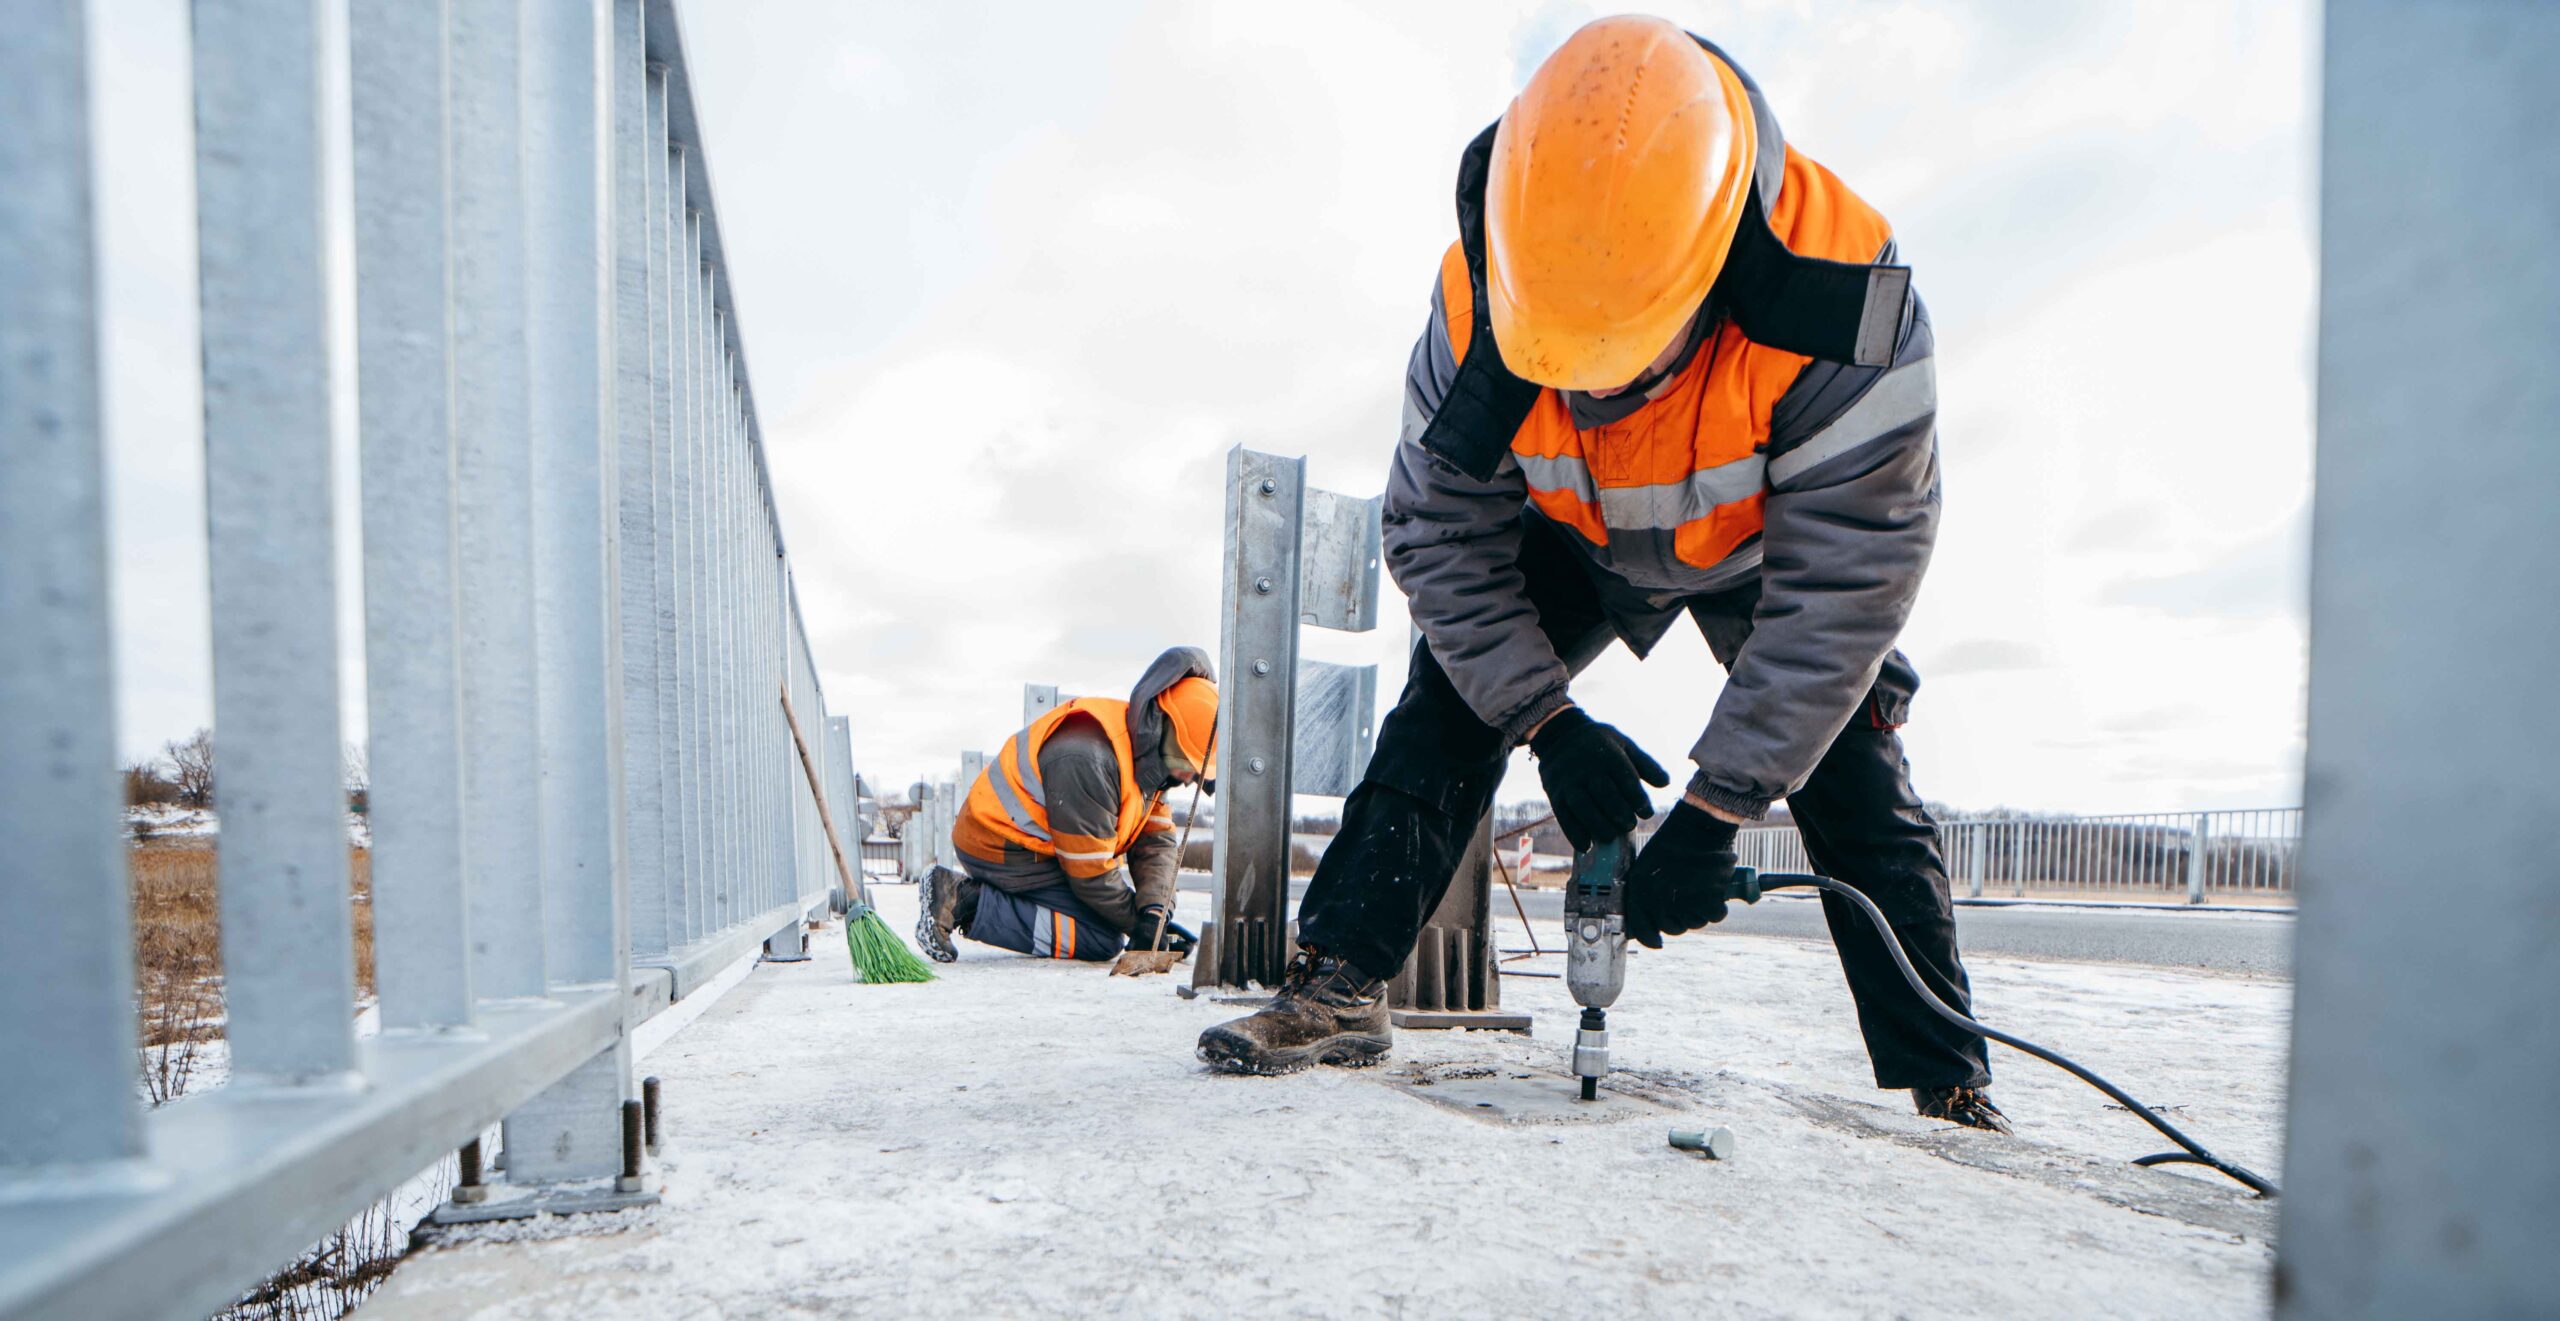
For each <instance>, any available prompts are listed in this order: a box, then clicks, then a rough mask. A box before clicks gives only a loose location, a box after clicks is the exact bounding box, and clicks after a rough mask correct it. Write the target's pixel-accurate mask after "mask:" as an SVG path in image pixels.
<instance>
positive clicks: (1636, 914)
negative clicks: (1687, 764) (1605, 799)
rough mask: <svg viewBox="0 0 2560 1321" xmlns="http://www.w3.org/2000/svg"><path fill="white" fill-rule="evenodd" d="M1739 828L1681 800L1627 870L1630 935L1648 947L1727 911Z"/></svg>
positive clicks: (1657, 946)
mask: <svg viewBox="0 0 2560 1321" xmlns="http://www.w3.org/2000/svg"><path fill="white" fill-rule="evenodd" d="M1740 833H1741V827H1739V826H1736V825H1734V824H1733V823H1732V822H1730V821H1727V820H1725V819H1724V818H1722V817H1719V816H1717V815H1716V814H1715V813H1713V812H1710V811H1708V810H1706V809H1705V808H1703V807H1700V806H1698V805H1697V804H1696V803H1693V802H1690V801H1688V800H1687V799H1685V798H1684V799H1682V800H1681V801H1680V805H1679V806H1678V807H1675V808H1672V809H1671V815H1669V816H1667V817H1664V818H1663V820H1662V828H1661V829H1660V830H1657V831H1655V832H1653V838H1652V839H1651V840H1649V841H1647V842H1646V844H1645V846H1644V851H1643V852H1641V853H1638V854H1637V855H1636V865H1635V866H1634V867H1632V868H1629V869H1628V871H1627V934H1628V935H1629V936H1632V937H1634V938H1635V940H1636V941H1637V942H1638V943H1640V944H1642V945H1643V946H1644V947H1645V948H1646V949H1660V948H1662V938H1663V936H1664V935H1666V934H1668V935H1674V936H1676V935H1679V934H1680V933H1681V932H1683V931H1695V930H1697V929H1698V928H1700V927H1702V926H1705V925H1707V924H1708V923H1711V922H1721V921H1723V920H1724V914H1725V893H1726V891H1727V889H1728V888H1729V887H1730V886H1731V885H1732V884H1733V868H1734V864H1735V863H1736V862H1738V861H1739V859H1738V858H1737V857H1736V856H1735V855H1734V851H1733V841H1734V837H1735V836H1736V835H1738V834H1740Z"/></svg>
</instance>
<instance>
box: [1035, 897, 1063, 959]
mask: <svg viewBox="0 0 2560 1321" xmlns="http://www.w3.org/2000/svg"><path fill="white" fill-rule="evenodd" d="M1037 911H1038V912H1039V913H1040V915H1041V916H1042V917H1046V918H1048V919H1049V920H1048V921H1046V922H1043V921H1041V920H1040V919H1039V918H1037V917H1035V918H1033V919H1031V955H1032V957H1034V958H1041V959H1045V958H1048V957H1050V953H1049V951H1051V950H1053V949H1056V948H1057V947H1058V940H1057V935H1056V932H1057V927H1058V923H1057V916H1058V915H1057V913H1056V912H1054V911H1052V910H1050V909H1046V908H1043V909H1039V910H1037Z"/></svg>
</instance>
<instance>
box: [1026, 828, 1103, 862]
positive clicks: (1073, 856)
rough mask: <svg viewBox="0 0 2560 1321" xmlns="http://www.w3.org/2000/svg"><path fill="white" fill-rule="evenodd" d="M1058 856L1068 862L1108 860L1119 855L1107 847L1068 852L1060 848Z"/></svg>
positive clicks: (1044, 836)
mask: <svg viewBox="0 0 2560 1321" xmlns="http://www.w3.org/2000/svg"><path fill="white" fill-rule="evenodd" d="M1041 838H1042V839H1047V838H1048V836H1046V835H1042V836H1041ZM1058 856H1059V857H1061V858H1064V859H1065V860H1067V861H1068V862H1109V861H1110V860H1112V859H1113V858H1116V857H1119V856H1120V855H1119V854H1117V853H1114V852H1112V851H1111V850H1109V849H1104V850H1103V851H1102V852H1100V853H1070V852H1068V851H1067V850H1065V849H1060V850H1058Z"/></svg>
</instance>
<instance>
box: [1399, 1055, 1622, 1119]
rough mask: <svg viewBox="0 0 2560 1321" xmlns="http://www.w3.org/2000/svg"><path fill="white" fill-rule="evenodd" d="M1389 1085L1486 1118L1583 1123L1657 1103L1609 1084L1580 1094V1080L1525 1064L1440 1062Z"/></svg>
mask: <svg viewBox="0 0 2560 1321" xmlns="http://www.w3.org/2000/svg"><path fill="white" fill-rule="evenodd" d="M1394 1085H1395V1086H1397V1087H1399V1088H1402V1089H1403V1090H1404V1091H1406V1092H1409V1093H1411V1094H1412V1095H1414V1096H1417V1097H1420V1098H1421V1099H1423V1100H1425V1101H1429V1102H1431V1103H1432V1104H1434V1105H1440V1106H1446V1107H1448V1108H1449V1109H1451V1110H1455V1111H1457V1112H1458V1113H1459V1114H1462V1115H1466V1116H1467V1117H1469V1118H1471V1119H1481V1120H1484V1121H1485V1122H1487V1123H1491V1124H1505V1125H1529V1124H1585V1123H1608V1122H1610V1121H1613V1120H1619V1119H1634V1118H1639V1117H1646V1116H1654V1117H1658V1116H1660V1115H1661V1114H1663V1113H1664V1111H1663V1108H1662V1107H1661V1106H1659V1105H1656V1104H1655V1103H1653V1102H1652V1101H1649V1100H1646V1099H1645V1098H1643V1097H1640V1096H1631V1095H1628V1094H1627V1093H1625V1092H1614V1091H1611V1090H1609V1087H1608V1084H1607V1083H1605V1082H1604V1083H1602V1084H1601V1087H1600V1095H1599V1098H1598V1099H1596V1100H1591V1101H1585V1100H1583V1099H1582V1080H1581V1079H1579V1078H1567V1077H1564V1076H1562V1075H1560V1074H1553V1073H1532V1072H1530V1071H1528V1070H1526V1069H1514V1068H1491V1067H1485V1066H1481V1065H1477V1066H1468V1065H1449V1064H1444V1065H1441V1066H1439V1067H1438V1068H1436V1069H1432V1070H1429V1071H1427V1072H1423V1073H1418V1074H1411V1075H1407V1076H1404V1077H1399V1078H1397V1079H1395V1080H1394Z"/></svg>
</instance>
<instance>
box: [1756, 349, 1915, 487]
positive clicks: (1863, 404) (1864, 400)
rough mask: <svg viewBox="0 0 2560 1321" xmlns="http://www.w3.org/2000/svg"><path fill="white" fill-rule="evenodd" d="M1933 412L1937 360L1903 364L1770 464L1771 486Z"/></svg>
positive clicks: (1792, 478)
mask: <svg viewBox="0 0 2560 1321" xmlns="http://www.w3.org/2000/svg"><path fill="white" fill-rule="evenodd" d="M1937 408H1938V373H1937V361H1936V360H1935V359H1933V358H1920V359H1917V360H1915V361H1912V362H1906V363H1904V364H1902V365H1901V366H1899V367H1896V368H1894V369H1893V370H1892V371H1889V372H1886V373H1885V374H1884V375H1883V376H1881V377H1878V378H1877V379H1876V383H1875V384H1873V385H1870V386H1868V387H1867V392H1866V393H1865V394H1862V395H1860V396H1858V402H1856V403H1854V404H1851V405H1849V407H1848V408H1846V409H1844V410H1843V411H1842V412H1841V414H1840V416H1838V417H1835V418H1833V419H1831V425H1829V426H1827V427H1824V428H1823V429H1822V430H1820V431H1817V432H1815V433H1814V434H1813V436H1812V437H1811V438H1810V439H1808V440H1806V441H1805V443H1803V444H1801V445H1798V446H1796V447H1795V448H1794V449H1791V450H1788V451H1787V452H1786V453H1784V454H1781V455H1779V456H1778V457H1777V458H1776V459H1774V460H1771V461H1770V464H1769V484H1770V485H1771V486H1784V485H1786V484H1787V483H1788V482H1791V481H1794V480H1795V479H1797V478H1798V477H1802V476H1803V475H1805V474H1806V473H1808V472H1811V471H1812V470H1813V468H1814V466H1815V465H1817V464H1820V463H1824V462H1826V461H1828V460H1831V459H1836V458H1838V457H1840V456H1841V455H1843V454H1846V453H1848V452H1849V451H1851V450H1853V449H1856V448H1858V447H1859V446H1861V445H1864V444H1867V443H1868V442H1870V441H1874V440H1878V439H1881V438H1883V437H1885V436H1889V435H1892V434H1893V433H1894V432H1896V431H1899V430H1901V429H1902V428H1904V427H1907V426H1909V425H1911V424H1912V423H1914V422H1917V421H1919V420H1920V419H1922V418H1924V417H1927V416H1929V415H1930V414H1931V413H1933V412H1936V411H1937Z"/></svg>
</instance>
